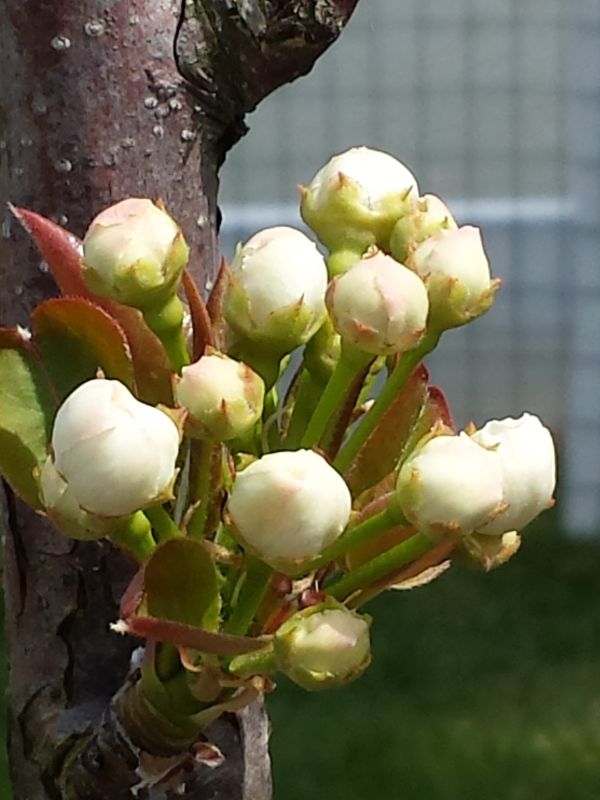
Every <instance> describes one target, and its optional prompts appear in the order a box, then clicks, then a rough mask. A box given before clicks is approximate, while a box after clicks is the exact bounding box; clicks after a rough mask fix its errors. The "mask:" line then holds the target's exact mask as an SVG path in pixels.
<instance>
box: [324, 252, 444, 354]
mask: <svg viewBox="0 0 600 800" xmlns="http://www.w3.org/2000/svg"><path fill="white" fill-rule="evenodd" d="M327 307H328V309H329V313H330V316H331V320H332V322H333V326H334V328H335V329H336V330H337V331H338V333H339V334H340V335H341V336H342V338H343V339H346V340H347V341H349V342H351V343H352V344H353V345H355V346H356V347H358V348H359V349H360V350H363V351H365V352H367V353H374V354H375V355H389V354H391V353H399V352H402V351H404V350H409V349H410V348H411V347H414V346H415V344H417V342H418V341H419V340H420V339H421V338H422V336H423V333H424V332H425V327H426V323H427V313H428V310H429V301H428V299H427V290H426V289H425V286H424V284H423V281H422V280H421V279H420V278H419V277H418V276H417V275H415V273H414V272H411V270H409V269H407V268H406V267H404V266H403V265H402V264H398V263H397V262H396V261H394V259H393V258H390V256H386V255H383V253H381V252H375V253H374V254H370V255H367V256H366V257H365V258H363V259H361V260H360V261H358V262H357V263H356V264H355V265H354V266H353V267H351V268H350V269H349V270H348V272H346V273H344V274H343V275H340V276H338V277H337V278H334V279H333V281H332V282H331V283H330V285H329V289H328V290H327Z"/></svg>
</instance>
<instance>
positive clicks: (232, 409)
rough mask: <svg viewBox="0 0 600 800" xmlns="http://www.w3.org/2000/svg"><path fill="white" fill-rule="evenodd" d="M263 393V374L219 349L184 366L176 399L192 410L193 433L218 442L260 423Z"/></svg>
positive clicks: (189, 425)
mask: <svg viewBox="0 0 600 800" xmlns="http://www.w3.org/2000/svg"><path fill="white" fill-rule="evenodd" d="M264 395H265V384H264V382H263V380H262V378H261V377H260V375H257V374H256V372H254V370H252V369H250V367H249V366H247V365H246V364H243V363H242V362H240V361H234V360H233V359H232V358H228V357H227V356H225V355H223V354H222V353H217V352H211V353H209V354H207V355H204V356H202V358H200V359H199V360H198V361H196V362H195V363H194V364H191V365H190V366H189V367H184V368H183V370H182V373H181V378H180V379H179V381H178V382H177V384H176V387H175V397H176V399H177V402H178V403H179V404H180V405H182V406H184V408H186V409H187V411H188V413H189V416H188V418H187V421H186V429H187V431H188V433H189V434H190V436H193V437H196V438H200V439H217V440H219V441H227V440H228V439H235V438H237V437H239V436H243V435H244V434H245V433H246V432H247V431H249V430H250V428H252V426H253V425H255V424H256V423H257V422H258V420H259V419H260V417H261V414H262V409H263V401H264Z"/></svg>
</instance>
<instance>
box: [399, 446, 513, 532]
mask: <svg viewBox="0 0 600 800" xmlns="http://www.w3.org/2000/svg"><path fill="white" fill-rule="evenodd" d="M397 498H398V501H399V503H400V507H401V509H402V512H403V514H404V516H405V517H406V518H407V519H408V520H409V521H410V522H411V523H412V524H413V525H414V526H415V527H416V528H418V529H419V530H422V531H424V532H430V531H431V532H432V533H433V534H434V535H435V534H444V533H451V534H456V535H462V534H466V533H471V532H472V531H475V530H479V528H480V527H481V526H482V525H485V523H487V522H488V521H489V520H491V519H492V518H493V517H494V516H496V515H497V514H498V513H499V512H500V511H501V510H502V508H503V505H502V470H501V466H500V462H499V460H498V458H497V456H496V454H495V453H493V452H491V451H490V450H487V449H486V448H484V447H481V446H480V445H478V444H477V443H476V442H474V441H473V440H472V439H471V438H469V436H467V435H466V434H465V433H461V434H459V435H458V436H449V435H441V436H435V437H433V438H432V439H429V440H428V441H427V442H426V443H425V444H424V445H422V446H421V447H418V448H417V449H416V450H415V451H414V453H413V454H412V455H411V456H410V457H409V458H408V459H407V461H406V462H405V463H404V464H403V466H402V468H401V470H400V474H399V476H398V483H397Z"/></svg>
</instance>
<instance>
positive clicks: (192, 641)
mask: <svg viewBox="0 0 600 800" xmlns="http://www.w3.org/2000/svg"><path fill="white" fill-rule="evenodd" d="M118 630H122V632H123V633H130V634H133V635H134V636H140V637H142V638H147V639H154V640H156V641H159V642H167V643H169V644H172V645H174V646H175V647H187V648H190V649H192V650H199V651H200V652H202V653H213V654H214V655H218V656H236V655H242V654H243V653H250V652H252V651H253V650H262V649H263V647H264V646H265V644H266V641H265V639H254V638H252V637H250V636H233V635H232V634H228V633H214V632H212V631H208V630H204V629H203V628H197V627H195V626H193V625H186V624H185V623H183V622H171V621H170V620H164V619H157V618H156V617H150V616H144V617H141V616H140V617H131V619H129V620H125V625H124V626H119V627H118Z"/></svg>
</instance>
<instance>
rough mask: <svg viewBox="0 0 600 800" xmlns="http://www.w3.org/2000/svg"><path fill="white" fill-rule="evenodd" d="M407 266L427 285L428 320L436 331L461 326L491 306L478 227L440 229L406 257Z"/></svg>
mask: <svg viewBox="0 0 600 800" xmlns="http://www.w3.org/2000/svg"><path fill="white" fill-rule="evenodd" d="M406 263H407V266H409V267H410V268H411V269H413V270H414V271H415V272H416V273H417V275H419V276H420V277H421V278H422V279H423V281H424V282H425V284H426V286H427V291H428V293H429V303H430V307H431V311H430V319H431V320H432V322H433V323H434V324H435V325H436V327H438V328H439V329H440V330H443V329H445V328H453V327H456V326H458V325H464V324H465V323H467V322H470V321H471V320H472V319H475V318H476V317H479V316H481V314H483V313H485V312H486V311H487V310H488V309H489V307H490V306H491V304H492V302H493V300H494V294H495V292H496V290H497V288H498V286H499V282H498V281H497V280H492V278H491V275H490V265H489V262H488V259H487V256H486V253H485V250H484V248H483V242H482V239H481V232H480V230H479V228H474V227H472V226H470V225H465V226H464V227H462V228H456V229H451V230H440V231H438V232H437V233H436V234H435V235H434V236H431V237H429V238H428V239H426V240H425V241H423V242H421V244H420V245H418V246H417V248H416V249H415V250H414V251H413V252H412V253H411V254H410V255H409V257H408V260H407V262H406Z"/></svg>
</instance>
